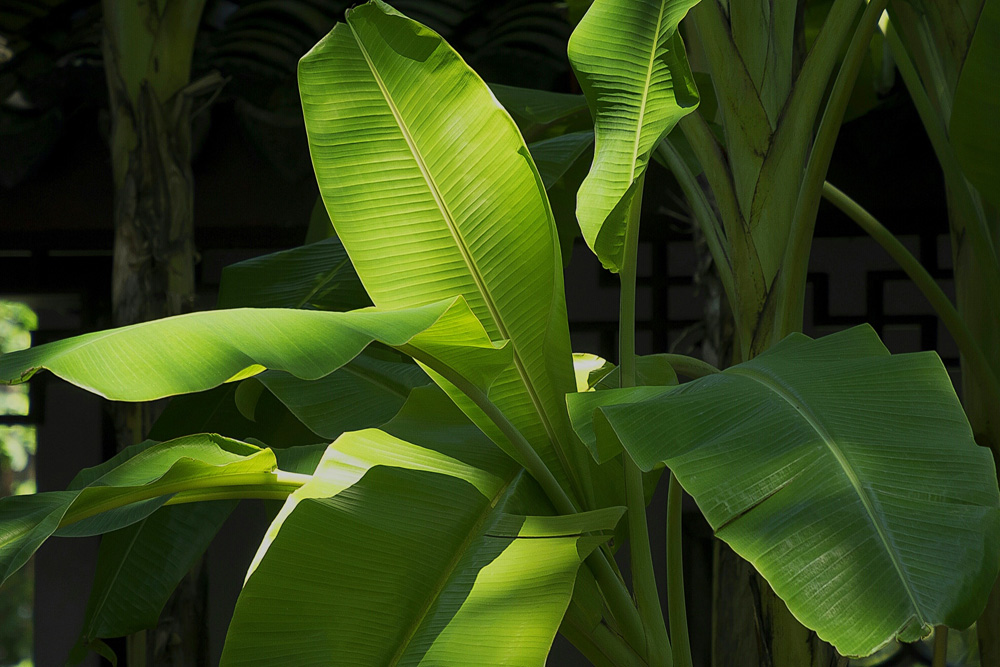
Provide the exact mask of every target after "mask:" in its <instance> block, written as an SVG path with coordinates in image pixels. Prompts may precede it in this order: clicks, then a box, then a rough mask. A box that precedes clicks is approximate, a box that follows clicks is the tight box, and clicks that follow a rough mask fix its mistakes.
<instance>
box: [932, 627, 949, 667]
mask: <svg viewBox="0 0 1000 667" xmlns="http://www.w3.org/2000/svg"><path fill="white" fill-rule="evenodd" d="M931 667H948V626H947V625H939V626H937V627H935V628H934V661H933V662H931Z"/></svg>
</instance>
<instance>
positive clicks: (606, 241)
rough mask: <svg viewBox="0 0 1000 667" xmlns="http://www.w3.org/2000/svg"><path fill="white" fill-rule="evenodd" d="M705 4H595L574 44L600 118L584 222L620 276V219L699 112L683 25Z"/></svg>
mask: <svg viewBox="0 0 1000 667" xmlns="http://www.w3.org/2000/svg"><path fill="white" fill-rule="evenodd" d="M697 2H698V0H596V1H595V2H594V3H593V4H592V5H591V7H590V9H589V10H588V11H587V14H586V16H584V17H583V20H582V21H580V23H579V25H577V27H576V29H575V30H574V31H573V36H572V37H571V38H570V41H569V59H570V63H571V64H572V65H573V70H574V71H575V72H576V75H577V79H579V81H580V86H581V87H582V88H583V92H584V94H585V95H586V97H587V102H588V104H589V105H590V109H591V113H592V115H593V116H594V132H595V135H596V145H595V149H594V164H593V166H592V167H591V169H590V174H588V176H587V178H586V180H584V182H583V185H582V186H581V187H580V192H579V195H578V198H577V218H578V219H579V221H580V229H581V230H582V231H583V237H584V239H586V241H587V244H588V245H589V246H590V248H591V250H593V251H594V253H595V254H596V255H597V256H598V258H599V259H600V260H601V263H602V264H603V265H604V266H605V267H606V268H608V269H610V270H612V271H616V272H617V271H618V270H619V269H620V268H621V261H622V252H623V247H624V246H623V244H624V237H625V223H624V217H623V216H622V215H621V211H624V210H626V209H627V207H628V204H629V200H630V199H631V198H632V197H634V196H636V194H637V189H638V185H639V184H640V183H641V177H642V175H643V173H644V172H645V169H646V166H647V165H648V164H649V157H650V154H651V153H652V151H653V149H654V148H655V147H656V145H657V144H658V143H659V142H660V140H661V139H663V137H665V136H666V135H667V133H668V132H669V131H670V129H671V128H672V127H673V126H674V125H675V124H676V123H677V122H678V121H679V120H680V119H681V118H682V117H683V116H685V115H686V114H688V113H691V112H692V111H694V110H695V109H696V108H697V106H698V91H697V88H696V87H695V83H694V76H693V75H692V73H691V68H690V66H689V65H688V62H687V56H686V55H685V53H684V43H683V41H682V40H681V37H680V35H679V34H678V32H677V25H678V23H680V20H681V19H682V18H684V16H685V14H687V11H688V10H689V9H690V8H691V7H693V6H694V5H695V4H697Z"/></svg>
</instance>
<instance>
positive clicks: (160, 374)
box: [0, 298, 510, 401]
mask: <svg viewBox="0 0 1000 667" xmlns="http://www.w3.org/2000/svg"><path fill="white" fill-rule="evenodd" d="M376 340H377V341H379V342H381V343H384V344H386V345H390V346H392V345H397V346H402V345H411V346H414V347H417V348H420V349H422V350H424V351H426V352H427V353H428V354H429V355H430V356H432V357H434V358H442V359H444V360H446V361H447V363H448V365H449V366H451V367H452V368H454V369H455V370H457V371H458V372H460V373H461V374H463V375H464V376H466V377H467V378H468V379H469V380H471V381H473V382H474V383H476V384H479V385H481V386H484V387H487V386H489V385H490V383H491V382H492V381H493V379H494V378H495V377H496V376H497V374H498V373H500V372H501V371H502V370H503V369H504V368H506V367H508V366H509V363H510V351H509V349H507V348H506V347H503V348H499V347H498V346H499V344H495V343H493V342H492V341H490V339H489V338H488V337H487V335H486V333H485V332H484V331H483V328H482V326H481V325H480V324H479V322H478V321H477V320H476V318H475V317H474V316H473V315H472V313H471V312H470V311H469V309H468V307H467V306H466V305H465V303H464V302H463V301H462V299H461V298H458V299H452V300H450V301H449V302H439V303H435V304H430V305H426V306H422V307H419V308H411V309H407V310H398V311H380V310H377V309H370V310H361V311H352V312H349V313H337V312H320V311H305V310H292V309H276V308H275V309H271V308H267V309H265V308H261V309H249V308H247V309H242V308H241V309H234V310H220V311H213V312H202V313H191V314H189V315H180V316H178V317H170V318H166V319H162V320H156V321H153V322H145V323H142V324H136V325H133V326H129V327H122V328H120V329H111V330H108V331H102V332H97V333H92V334H85V335H83V336H77V337H75V338H68V339H66V340H62V341H58V342H55V343H48V344H45V345H40V346H38V347H33V348H29V349H27V350H23V351H20V352H13V353H10V354H6V355H3V356H2V357H0V382H8V383H9V382H22V381H25V380H27V379H28V378H29V377H31V375H32V374H34V373H35V372H36V371H38V370H40V369H42V368H45V369H48V370H50V371H52V372H53V373H55V374H56V375H58V376H59V377H61V378H63V379H65V380H68V381H69V382H72V383H73V384H76V385H78V386H80V387H83V388H84V389H87V390H88V391H91V392H94V393H96V394H99V395H101V396H104V397H106V398H110V399H112V400H123V401H145V400H152V399H156V398H162V397H164V396H172V395H175V394H183V393H190V392H195V391H203V390H205V389H210V388H212V387H215V386H218V385H220V384H222V383H224V382H227V381H231V380H234V379H241V378H244V377H248V376H250V375H254V374H256V373H259V372H260V371H262V370H264V369H265V368H266V369H272V370H281V371H286V372H288V373H291V374H292V375H294V376H296V377H299V378H302V379H316V378H320V377H323V376H325V375H327V374H329V373H331V372H333V371H335V370H337V369H338V368H340V367H341V366H342V365H344V364H345V363H347V362H348V361H350V360H351V359H353V358H354V357H355V356H357V355H358V353H359V352H361V351H362V350H363V349H364V348H365V347H366V346H368V345H369V344H370V343H371V342H372V341H376Z"/></svg>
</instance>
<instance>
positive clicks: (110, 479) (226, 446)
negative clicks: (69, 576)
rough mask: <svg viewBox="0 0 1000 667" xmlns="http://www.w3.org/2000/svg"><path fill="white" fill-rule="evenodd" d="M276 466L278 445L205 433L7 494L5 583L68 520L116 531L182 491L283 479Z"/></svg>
mask: <svg viewBox="0 0 1000 667" xmlns="http://www.w3.org/2000/svg"><path fill="white" fill-rule="evenodd" d="M275 469H276V461H275V458H274V454H273V453H271V451H270V450H266V449H259V448H257V447H254V446H253V445H248V444H246V443H243V442H238V441H235V440H229V439H228V438H222V437H220V436H216V435H206V434H202V435H196V436H189V437H185V438H179V439H177V440H173V441H171V442H166V443H153V442H145V443H141V444H139V445H133V446H132V447H130V448H127V449H126V450H124V451H122V452H121V453H119V454H118V455H117V456H115V457H114V458H113V459H111V460H110V461H107V462H105V463H103V464H101V465H99V466H97V467H95V468H92V469H88V470H85V471H82V472H81V473H80V474H79V475H77V478H76V479H75V480H74V482H73V483H72V484H71V485H70V487H71V488H70V490H68V491H54V492H49V493H40V494H37V495H33V496H13V497H10V498H3V499H0V583H2V582H3V581H4V580H6V579H7V577H9V576H10V575H11V574H12V573H13V572H15V571H16V570H17V569H18V568H20V567H21V566H22V565H23V564H24V563H25V562H27V560H28V558H30V557H31V554H32V553H34V552H35V550H37V549H38V547H39V546H41V544H42V543H43V542H44V541H45V540H46V539H48V538H49V536H51V535H52V534H53V533H55V532H56V530H57V529H58V528H59V526H60V524H65V527H63V528H61V529H60V531H59V532H60V534H62V535H95V534H99V533H104V532H111V531H114V530H118V529H120V528H124V527H126V526H128V525H131V524H133V523H135V522H137V521H141V520H142V519H143V518H145V517H147V516H149V515H150V514H152V513H153V512H154V511H155V510H157V509H159V508H160V507H161V506H162V505H163V503H164V502H166V501H167V500H168V499H169V498H170V497H171V496H172V495H173V494H176V493H179V492H180V491H182V490H186V489H191V488H193V487H195V486H198V485H199V484H200V485H202V486H205V485H210V486H223V485H232V484H251V483H261V484H263V483H267V482H269V481H277V476H276V472H275ZM286 493H287V491H286Z"/></svg>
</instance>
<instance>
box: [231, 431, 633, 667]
mask: <svg viewBox="0 0 1000 667" xmlns="http://www.w3.org/2000/svg"><path fill="white" fill-rule="evenodd" d="M495 463H496V464H497V465H498V466H499V467H497V468H495V469H494V470H493V472H487V471H486V470H482V469H479V468H475V467H473V466H470V465H469V464H467V463H464V462H462V461H460V460H458V459H455V458H452V457H449V456H447V455H444V454H440V453H438V452H434V451H431V450H427V449H424V448H421V447H419V446H416V445H413V444H410V443H407V442H405V441H402V440H399V439H397V438H395V437H393V436H390V435H388V434H386V433H384V432H381V431H375V430H368V431H360V432H355V433H350V434H345V435H344V436H341V437H340V438H339V439H338V440H337V441H336V442H335V443H334V444H333V445H331V446H330V448H329V449H328V450H327V453H326V455H325V457H324V459H323V461H322V462H321V463H320V466H319V468H318V469H317V471H316V475H315V476H314V478H313V481H311V482H309V483H308V484H307V485H305V486H303V487H301V489H300V490H299V492H297V493H296V495H294V496H292V497H290V498H289V500H288V501H287V502H286V505H285V507H284V508H283V509H282V512H281V513H280V514H279V516H278V518H277V519H276V520H275V522H274V524H273V525H272V526H271V528H270V529H269V531H268V534H267V537H266V538H265V541H264V544H262V546H261V549H260V551H259V552H258V554H257V556H256V558H255V560H254V563H253V565H252V566H251V572H250V574H249V575H248V578H247V582H246V584H245V586H244V588H243V592H242V593H241V595H240V599H239V601H238V602H237V606H236V612H235V614H234V617H233V621H232V624H231V625H230V628H229V633H228V636H227V639H226V646H225V649H224V653H223V657H222V664H223V665H232V664H239V665H244V664H246V665H255V664H274V662H275V661H276V660H277V661H281V662H289V663H294V664H351V665H359V666H361V665H386V664H426V665H430V664H437V665H459V664H463V665H465V664H477V665H502V664H516V665H525V666H528V665H542V664H544V661H545V657H546V655H547V654H548V651H549V647H550V645H551V642H552V640H553V638H554V636H555V633H556V630H557V628H558V627H559V623H560V622H561V620H562V617H563V614H564V613H565V611H566V608H567V605H568V603H569V600H570V596H571V594H572V589H573V584H574V580H575V578H576V573H577V569H578V567H579V564H580V562H581V561H582V560H583V558H584V557H585V556H586V555H587V554H588V553H589V552H590V551H591V550H592V549H593V548H595V547H596V546H597V545H598V544H599V543H600V542H601V541H602V540H605V539H607V538H606V537H604V536H600V535H585V534H586V533H590V532H592V531H605V530H608V529H609V528H610V527H612V526H613V525H614V523H615V522H616V521H617V519H618V518H619V517H620V516H621V512H622V508H610V509H607V510H599V511H596V512H591V513H586V514H576V515H571V516H564V517H531V516H523V515H515V514H509V513H507V512H506V511H505V506H506V504H507V502H508V499H509V498H510V497H511V496H513V495H516V494H517V484H518V480H519V479H521V475H522V474H523V472H521V471H519V470H518V469H517V468H516V467H513V468H512V467H510V465H509V464H507V465H504V464H503V462H502V461H500V460H497V461H496V462H495ZM331 573H336V576H331ZM286 609H295V613H294V614H288V613H285V612H284V610H286Z"/></svg>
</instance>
